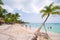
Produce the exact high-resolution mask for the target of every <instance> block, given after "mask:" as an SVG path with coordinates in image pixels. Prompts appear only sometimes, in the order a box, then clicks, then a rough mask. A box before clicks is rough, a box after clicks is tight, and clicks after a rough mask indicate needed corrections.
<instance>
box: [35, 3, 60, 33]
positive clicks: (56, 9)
mask: <svg viewBox="0 0 60 40" xmlns="http://www.w3.org/2000/svg"><path fill="white" fill-rule="evenodd" d="M53 4H54V3H51V4H50V5H48V6H45V7H44V9H42V10H41V11H40V12H41V13H43V14H42V18H43V17H45V16H47V17H46V19H45V21H44V22H43V23H42V25H41V26H40V27H39V28H38V30H37V31H36V32H40V30H41V28H42V27H43V26H44V25H45V23H46V21H47V19H48V18H49V16H50V15H51V14H52V15H60V6H53Z"/></svg>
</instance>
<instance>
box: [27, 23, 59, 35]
mask: <svg viewBox="0 0 60 40" xmlns="http://www.w3.org/2000/svg"><path fill="white" fill-rule="evenodd" d="M41 24H42V23H29V24H27V25H30V26H31V27H33V28H36V29H37V28H39V27H40V26H41ZM41 29H43V30H44V29H46V30H47V31H50V32H54V33H58V34H60V23H46V24H45V26H43V27H42V28H41Z"/></svg>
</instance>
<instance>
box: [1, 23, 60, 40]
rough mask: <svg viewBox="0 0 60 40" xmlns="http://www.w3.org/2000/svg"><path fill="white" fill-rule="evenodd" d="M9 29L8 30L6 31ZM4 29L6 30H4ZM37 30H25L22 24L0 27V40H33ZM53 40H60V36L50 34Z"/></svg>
mask: <svg viewBox="0 0 60 40" xmlns="http://www.w3.org/2000/svg"><path fill="white" fill-rule="evenodd" d="M6 28H7V29H6ZM3 29H4V30H3ZM35 31H36V29H34V28H32V29H30V28H27V29H26V28H25V27H23V26H21V25H20V24H12V25H7V24H5V25H1V26H0V40H31V38H32V37H33V36H34V34H33V33H34V32H35ZM48 35H49V37H50V38H51V39H52V40H60V34H57V33H53V32H48Z"/></svg>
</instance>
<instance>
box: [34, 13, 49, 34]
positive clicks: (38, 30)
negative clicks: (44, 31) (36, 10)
mask: <svg viewBox="0 0 60 40" xmlns="http://www.w3.org/2000/svg"><path fill="white" fill-rule="evenodd" d="M49 16H50V15H49V14H48V15H47V17H46V19H45V21H44V22H43V23H42V25H41V26H40V27H39V28H38V29H37V31H36V32H40V30H41V28H42V27H43V26H44V25H45V22H46V21H47V19H48V17H49ZM36 32H35V33H36Z"/></svg>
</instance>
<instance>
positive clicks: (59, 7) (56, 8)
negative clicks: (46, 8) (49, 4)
mask: <svg viewBox="0 0 60 40" xmlns="http://www.w3.org/2000/svg"><path fill="white" fill-rule="evenodd" d="M58 9H60V6H54V7H53V8H52V10H53V11H55V10H58Z"/></svg>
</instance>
